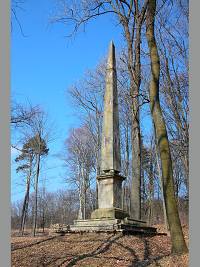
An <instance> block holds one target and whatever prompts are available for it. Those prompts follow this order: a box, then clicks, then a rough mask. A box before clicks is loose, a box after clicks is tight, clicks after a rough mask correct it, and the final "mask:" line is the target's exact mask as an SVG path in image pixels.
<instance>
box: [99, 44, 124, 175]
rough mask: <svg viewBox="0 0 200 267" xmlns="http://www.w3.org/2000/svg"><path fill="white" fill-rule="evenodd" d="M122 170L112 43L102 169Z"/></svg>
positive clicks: (107, 85) (106, 92) (107, 70)
mask: <svg viewBox="0 0 200 267" xmlns="http://www.w3.org/2000/svg"><path fill="white" fill-rule="evenodd" d="M110 170H114V171H116V172H120V171H121V157H120V139H119V113H118V96H117V74H116V60H115V46H114V44H113V42H111V44H110V48H109V55H108V62H107V69H106V89H105V96H104V115H103V131H102V143H101V171H102V172H104V171H105V172H107V171H110Z"/></svg>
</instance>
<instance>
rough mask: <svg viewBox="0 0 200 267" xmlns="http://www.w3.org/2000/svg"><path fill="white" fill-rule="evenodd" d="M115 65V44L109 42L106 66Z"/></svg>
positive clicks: (111, 66)
mask: <svg viewBox="0 0 200 267" xmlns="http://www.w3.org/2000/svg"><path fill="white" fill-rule="evenodd" d="M113 67H115V45H114V42H113V41H111V42H110V47H109V54H108V68H113Z"/></svg>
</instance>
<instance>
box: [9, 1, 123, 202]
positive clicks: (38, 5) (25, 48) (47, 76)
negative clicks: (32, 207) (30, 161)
mask: <svg viewBox="0 0 200 267" xmlns="http://www.w3.org/2000/svg"><path fill="white" fill-rule="evenodd" d="M53 7H54V1H53V0H51V1H50V0H42V1H33V0H26V1H25V3H24V4H23V8H24V11H20V10H19V12H18V17H19V20H20V22H21V25H22V28H23V32H24V34H25V35H26V36H27V37H23V36H22V35H21V33H20V29H19V27H18V26H17V24H16V23H13V31H12V34H11V94H12V95H13V96H14V97H15V99H16V100H17V101H18V102H22V103H23V102H26V100H29V101H30V102H31V103H32V104H33V105H38V104H39V105H41V106H42V107H43V109H44V110H45V111H46V112H48V114H49V118H50V120H51V121H54V124H55V129H54V132H55V133H56V134H55V136H56V140H55V141H54V142H53V143H51V144H50V154H49V156H48V159H47V163H46V167H45V168H50V169H49V170H48V171H45V177H46V178H47V181H48V182H47V184H48V190H49V191H53V190H56V189H59V188H63V187H66V184H65V183H64V182H63V178H62V177H63V176H64V173H65V169H63V167H62V161H61V160H59V159H57V158H55V157H54V156H53V155H54V154H56V153H59V152H60V151H61V150H62V148H63V143H64V140H65V139H66V137H67V134H68V132H69V129H70V128H71V127H76V126H78V125H79V123H80V122H79V120H78V114H76V110H75V109H74V106H73V103H72V101H71V99H70V98H69V95H67V88H69V87H70V85H72V84H73V83H74V82H76V81H77V80H79V79H81V77H82V76H83V75H84V73H85V71H86V70H87V69H93V68H95V66H96V65H97V64H98V63H99V61H100V60H101V59H102V58H103V57H105V55H106V54H107V50H108V45H109V42H110V41H111V40H113V41H114V43H115V45H116V49H119V50H120V47H121V45H122V41H121V40H122V39H121V38H122V35H121V32H120V28H119V27H117V26H116V25H115V23H114V19H113V18H112V17H111V16H104V17H101V18H98V19H97V20H94V21H93V22H92V23H90V24H88V26H87V28H86V31H85V32H83V31H82V32H79V33H78V35H77V36H76V38H75V39H73V40H69V39H67V38H66V37H65V36H66V35H67V28H66V26H64V25H62V24H54V25H50V24H49V18H50V16H51V12H52V10H53ZM15 156H16V152H15V151H12V162H13V159H14V157H15ZM15 168H16V165H15V164H12V168H11V174H12V180H11V199H12V201H16V200H19V199H21V198H22V197H23V193H24V187H25V186H24V185H23V183H22V184H21V182H20V179H21V178H20V176H19V175H17V174H16V173H15Z"/></svg>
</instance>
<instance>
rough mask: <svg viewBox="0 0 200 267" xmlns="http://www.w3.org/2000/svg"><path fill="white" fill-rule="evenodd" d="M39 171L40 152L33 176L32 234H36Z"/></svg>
mask: <svg viewBox="0 0 200 267" xmlns="http://www.w3.org/2000/svg"><path fill="white" fill-rule="evenodd" d="M39 173H40V154H38V155H37V171H36V176H35V203H34V214H33V236H35V234H36V226H37V202H38V178H39Z"/></svg>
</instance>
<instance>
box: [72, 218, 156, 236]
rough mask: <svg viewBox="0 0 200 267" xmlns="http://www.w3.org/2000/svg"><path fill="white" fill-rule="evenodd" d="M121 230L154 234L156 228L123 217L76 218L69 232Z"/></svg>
mask: <svg viewBox="0 0 200 267" xmlns="http://www.w3.org/2000/svg"><path fill="white" fill-rule="evenodd" d="M113 231H114V232H123V233H130V234H136V233H141V234H156V233H157V231H156V228H154V227H149V226H146V222H144V221H138V220H133V219H130V220H129V218H125V219H122V220H120V219H108V218H107V219H89V220H76V221H74V224H73V225H70V232H113Z"/></svg>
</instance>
